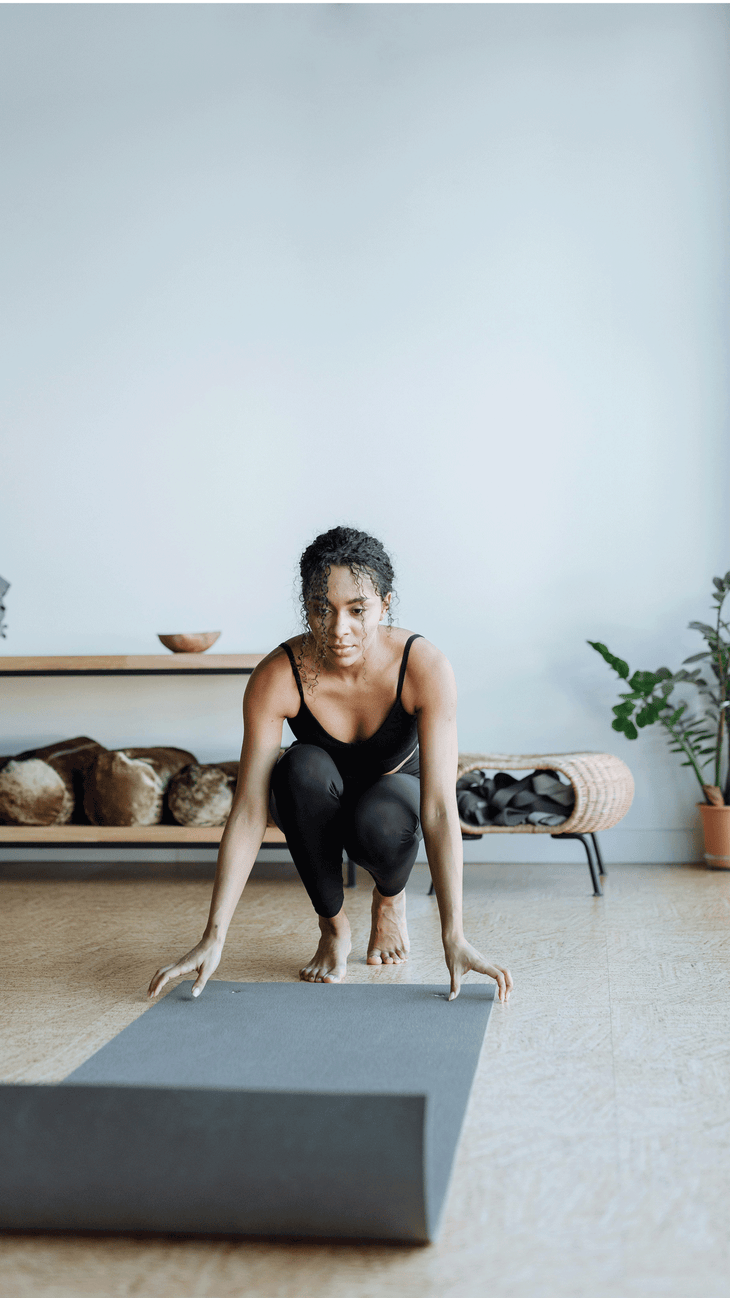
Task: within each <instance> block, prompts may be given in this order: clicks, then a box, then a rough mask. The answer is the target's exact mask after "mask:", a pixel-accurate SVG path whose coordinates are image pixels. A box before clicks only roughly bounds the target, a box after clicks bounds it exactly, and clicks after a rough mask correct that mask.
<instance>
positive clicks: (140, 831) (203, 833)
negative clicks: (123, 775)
mask: <svg viewBox="0 0 730 1298" xmlns="http://www.w3.org/2000/svg"><path fill="white" fill-rule="evenodd" d="M223 828H224V827H223V825H213V826H211V827H210V828H208V829H203V828H200V827H199V826H197V825H129V826H127V825H0V847H4V846H8V847H9V846H10V845H15V847H104V846H110V845H115V846H117V847H120V846H122V845H124V846H127V847H138V846H140V845H143V844H147V846H149V847H153V846H155V845H157V846H158V847H184V846H185V845H186V844H187V845H188V846H193V847H194V846H199V847H204V846H211V847H216V846H217V845H218V843H220V841H221V837H222V835H223ZM263 844H264V845H266V844H272V845H274V846H282V847H286V839H285V837H284V835H283V834H282V832H281V830H280V829H276V828H275V827H274V826H271V827H269V828H268V829H267V830H266V832H265V834H264V837H263Z"/></svg>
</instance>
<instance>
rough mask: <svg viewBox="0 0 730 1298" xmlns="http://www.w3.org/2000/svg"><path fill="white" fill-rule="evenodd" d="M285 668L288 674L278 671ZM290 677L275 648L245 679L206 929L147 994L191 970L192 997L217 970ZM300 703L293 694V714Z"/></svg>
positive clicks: (253, 841)
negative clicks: (231, 791)
mask: <svg viewBox="0 0 730 1298" xmlns="http://www.w3.org/2000/svg"><path fill="white" fill-rule="evenodd" d="M282 658H283V659H284V662H283V663H282V661H281V660H282ZM284 666H285V667H286V672H284V671H283V670H282V668H283V667H284ZM290 681H291V685H293V680H291V671H290V670H289V664H288V662H287V660H286V659H285V658H284V655H283V653H282V652H281V651H277V650H274V653H273V654H271V655H269V657H267V658H265V659H264V661H263V662H262V663H260V664H259V666H258V667H257V668H256V670H255V671H254V673H253V675H252V676H251V679H250V680H249V682H248V687H247V689H246V692H245V694H244V697H243V748H242V750H241V763H240V766H239V770H238V782H237V785H236V793H235V797H234V799H233V806H232V807H231V813H230V815H229V817H228V821H227V823H226V827H225V829H224V831H223V837H222V839H221V845H220V850H219V852H218V865H217V868H216V874H215V883H214V884H213V896H212V898H211V903H210V912H209V915H208V922H207V924H206V926H205V932H204V933H203V936H202V938H201V939H200V941H199V942H198V944H197V946H194V947H193V949H192V950H191V951H189V952H188V953H187V955H185V956H183V957H182V958H181V959H180V960H178V961H176V962H174V963H172V964H167V965H163V966H162V968H161V969H158V970H157V973H156V974H155V975H154V977H153V979H152V982H151V983H150V986H149V992H148V995H149V996H157V995H159V993H160V992H161V991H162V989H163V987H164V986H165V984H166V983H168V982H169V981H170V979H171V978H179V977H180V975H181V974H185V973H192V972H193V971H196V972H197V975H198V977H197V979H196V981H195V984H194V986H193V996H199V995H200V993H201V992H202V990H203V988H204V987H205V984H206V983H207V981H208V979H209V978H210V976H211V974H212V973H215V970H216V969H217V968H218V965H219V963H220V958H221V954H222V951H223V944H224V942H225V940H226V935H227V933H228V926H229V924H230V922H231V920H232V918H233V913H234V911H235V909H236V906H237V905H238V902H239V899H240V896H241V893H242V892H243V889H244V886H245V884H246V881H247V879H248V876H249V875H250V873H251V870H252V868H253V864H254V861H255V860H256V857H257V855H258V851H259V848H260V847H261V842H262V839H263V837H264V831H265V829H266V822H267V819H268V808H269V783H270V780H271V772H272V770H273V768H274V763H275V762H276V759H277V757H278V756H279V752H280V750H281V731H282V726H283V723H284V717H285V716H286V715H288V714H287V713H286V711H284V710H283V709H285V708H286V707H287V705H288V704H289V703H290V702H291V699H290V698H289V695H290V694H291V689H290ZM294 693H295V694H296V689H295V690H294ZM298 702H299V699H298V697H297V698H296V701H295V702H294V709H293V710H294V712H295V711H296V706H297V704H298ZM292 715H293V713H292Z"/></svg>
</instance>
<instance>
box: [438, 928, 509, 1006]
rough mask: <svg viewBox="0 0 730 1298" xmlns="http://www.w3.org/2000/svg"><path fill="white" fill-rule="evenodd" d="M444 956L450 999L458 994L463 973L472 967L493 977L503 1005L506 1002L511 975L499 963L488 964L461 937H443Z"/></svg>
mask: <svg viewBox="0 0 730 1298" xmlns="http://www.w3.org/2000/svg"><path fill="white" fill-rule="evenodd" d="M444 956H445V958H446V964H447V966H448V970H449V973H450V974H451V991H450V993H449V1000H450V1001H453V1000H456V997H457V996H458V995H459V991H460V989H461V980H462V978H463V976H464V974H465V973H468V971H469V970H470V969H474V970H476V972H477V973H480V974H486V976H487V978H494V981H495V982H496V984H497V986H498V988H499V999H500V1000H501V1001H502V1003H503V1004H504V1005H506V1004H507V1001H508V1000H509V994H510V992H511V991H512V975H511V974H510V971H509V969H503V968H502V966H501V965H495V964H490V963H489V961H488V960H485V958H484V956H483V955H480V954H479V952H478V951H477V950H476V948H475V947H473V946H472V945H471V943H470V942H467V940H466V938H463V937H462V938H460V939H451V940H448V939H446V938H444Z"/></svg>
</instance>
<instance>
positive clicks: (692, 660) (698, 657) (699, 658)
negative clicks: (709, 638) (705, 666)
mask: <svg viewBox="0 0 730 1298" xmlns="http://www.w3.org/2000/svg"><path fill="white" fill-rule="evenodd" d="M709 657H710V651H709V649H705V650H704V652H703V653H701V654H692V655H691V657H689V658H684V659H683V660H682V661H683V662H686V663H699V662H701V661H702V659H703V658H709Z"/></svg>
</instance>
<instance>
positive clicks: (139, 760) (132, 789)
mask: <svg viewBox="0 0 730 1298" xmlns="http://www.w3.org/2000/svg"><path fill="white" fill-rule="evenodd" d="M194 761H195V757H194V756H193V754H192V753H189V752H187V751H186V750H185V749H184V748H117V749H115V750H113V751H111V752H105V753H101V754H100V755H99V757H97V759H96V761H95V762H94V763H93V764H92V766H91V767H90V769H89V771H88V774H87V776H86V780H85V782H84V809H85V811H86V814H87V816H88V817H89V820H90V821H91V823H92V825H159V824H160V822H161V820H162V813H163V809H164V802H165V792H166V790H167V786H168V785H169V783H170V780H171V779H172V778H173V776H174V775H177V772H178V771H179V770H181V769H182V768H183V767H184V766H189V765H190V764H191V763H193V762H194Z"/></svg>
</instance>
